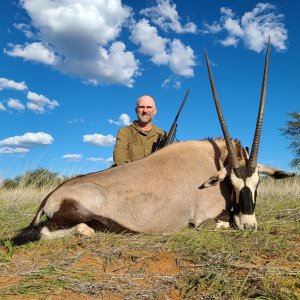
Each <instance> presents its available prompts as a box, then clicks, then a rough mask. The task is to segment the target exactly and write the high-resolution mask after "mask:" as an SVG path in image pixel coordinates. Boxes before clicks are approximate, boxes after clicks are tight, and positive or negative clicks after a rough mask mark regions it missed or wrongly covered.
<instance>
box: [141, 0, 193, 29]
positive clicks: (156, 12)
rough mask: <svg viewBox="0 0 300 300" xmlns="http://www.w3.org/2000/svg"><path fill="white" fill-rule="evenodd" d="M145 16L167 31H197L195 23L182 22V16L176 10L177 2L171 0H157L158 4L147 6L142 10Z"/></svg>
mask: <svg viewBox="0 0 300 300" xmlns="http://www.w3.org/2000/svg"><path fill="white" fill-rule="evenodd" d="M140 13H141V14H142V15H144V16H147V17H150V18H151V21H152V22H153V23H154V24H156V25H158V26H159V27H160V28H161V29H163V30H165V31H169V30H173V31H175V32H176V33H187V32H189V33H196V31H197V26H196V24H195V23H192V22H188V23H186V24H185V25H184V26H182V25H181V23H180V17H179V15H178V12H177V10H176V4H173V3H172V1H169V0H157V6H154V7H150V8H145V9H142V10H141V11H140Z"/></svg>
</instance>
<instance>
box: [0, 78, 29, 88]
mask: <svg viewBox="0 0 300 300" xmlns="http://www.w3.org/2000/svg"><path fill="white" fill-rule="evenodd" d="M3 89H13V90H18V91H24V90H27V85H26V84H25V82H24V81H22V82H16V81H13V80H10V79H6V78H0V91H1V90H3Z"/></svg>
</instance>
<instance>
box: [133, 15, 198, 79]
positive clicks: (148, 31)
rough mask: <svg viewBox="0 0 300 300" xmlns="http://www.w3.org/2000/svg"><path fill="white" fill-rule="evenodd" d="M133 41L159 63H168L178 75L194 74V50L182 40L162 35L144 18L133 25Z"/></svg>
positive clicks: (153, 60)
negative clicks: (170, 38) (171, 39)
mask: <svg viewBox="0 0 300 300" xmlns="http://www.w3.org/2000/svg"><path fill="white" fill-rule="evenodd" d="M131 39H132V41H133V42H134V43H135V44H137V45H140V49H139V51H140V52H141V53H143V54H146V55H150V56H151V61H152V62H153V63H155V64H157V65H168V66H169V67H170V69H171V70H172V71H173V72H174V73H175V74H178V75H181V76H184V77H191V76H194V71H193V67H194V66H195V65H196V63H195V55H194V51H193V49H192V48H191V47H189V46H185V45H184V44H183V43H182V42H181V41H180V40H178V39H174V40H173V41H172V42H171V41H170V40H169V39H164V38H162V37H160V36H159V35H158V33H157V29H156V28H155V27H153V26H151V25H150V24H149V21H148V20H146V19H142V20H141V21H139V22H138V23H136V24H134V25H133V26H132V35H131Z"/></svg>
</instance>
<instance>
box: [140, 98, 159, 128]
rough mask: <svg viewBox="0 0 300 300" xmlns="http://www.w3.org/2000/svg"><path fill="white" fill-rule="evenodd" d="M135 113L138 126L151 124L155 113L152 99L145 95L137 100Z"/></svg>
mask: <svg viewBox="0 0 300 300" xmlns="http://www.w3.org/2000/svg"><path fill="white" fill-rule="evenodd" d="M135 112H136V115H137V117H138V123H139V124H140V125H147V124H149V123H151V122H152V119H153V117H154V116H155V114H156V112H157V109H156V107H155V102H154V99H153V98H152V97H151V96H147V95H145V96H141V97H140V98H139V99H138V100H137V103H136V108H135Z"/></svg>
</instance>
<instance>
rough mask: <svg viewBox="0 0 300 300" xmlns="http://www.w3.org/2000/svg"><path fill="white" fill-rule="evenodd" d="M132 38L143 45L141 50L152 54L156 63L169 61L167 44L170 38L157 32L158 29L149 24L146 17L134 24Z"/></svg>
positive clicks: (146, 53)
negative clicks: (163, 36)
mask: <svg viewBox="0 0 300 300" xmlns="http://www.w3.org/2000/svg"><path fill="white" fill-rule="evenodd" d="M131 39H132V41H133V42H134V43H135V44H137V45H141V47H140V49H139V51H140V52H141V53H143V54H145V55H150V56H152V61H153V62H154V63H156V64H165V63H167V62H168V57H167V53H166V45H167V43H168V41H169V39H166V38H162V37H160V36H159V35H158V34H157V29H156V28H155V27H153V26H151V25H150V24H149V21H148V20H146V19H142V20H140V21H139V22H138V23H136V24H134V25H133V27H132V31H131Z"/></svg>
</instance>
